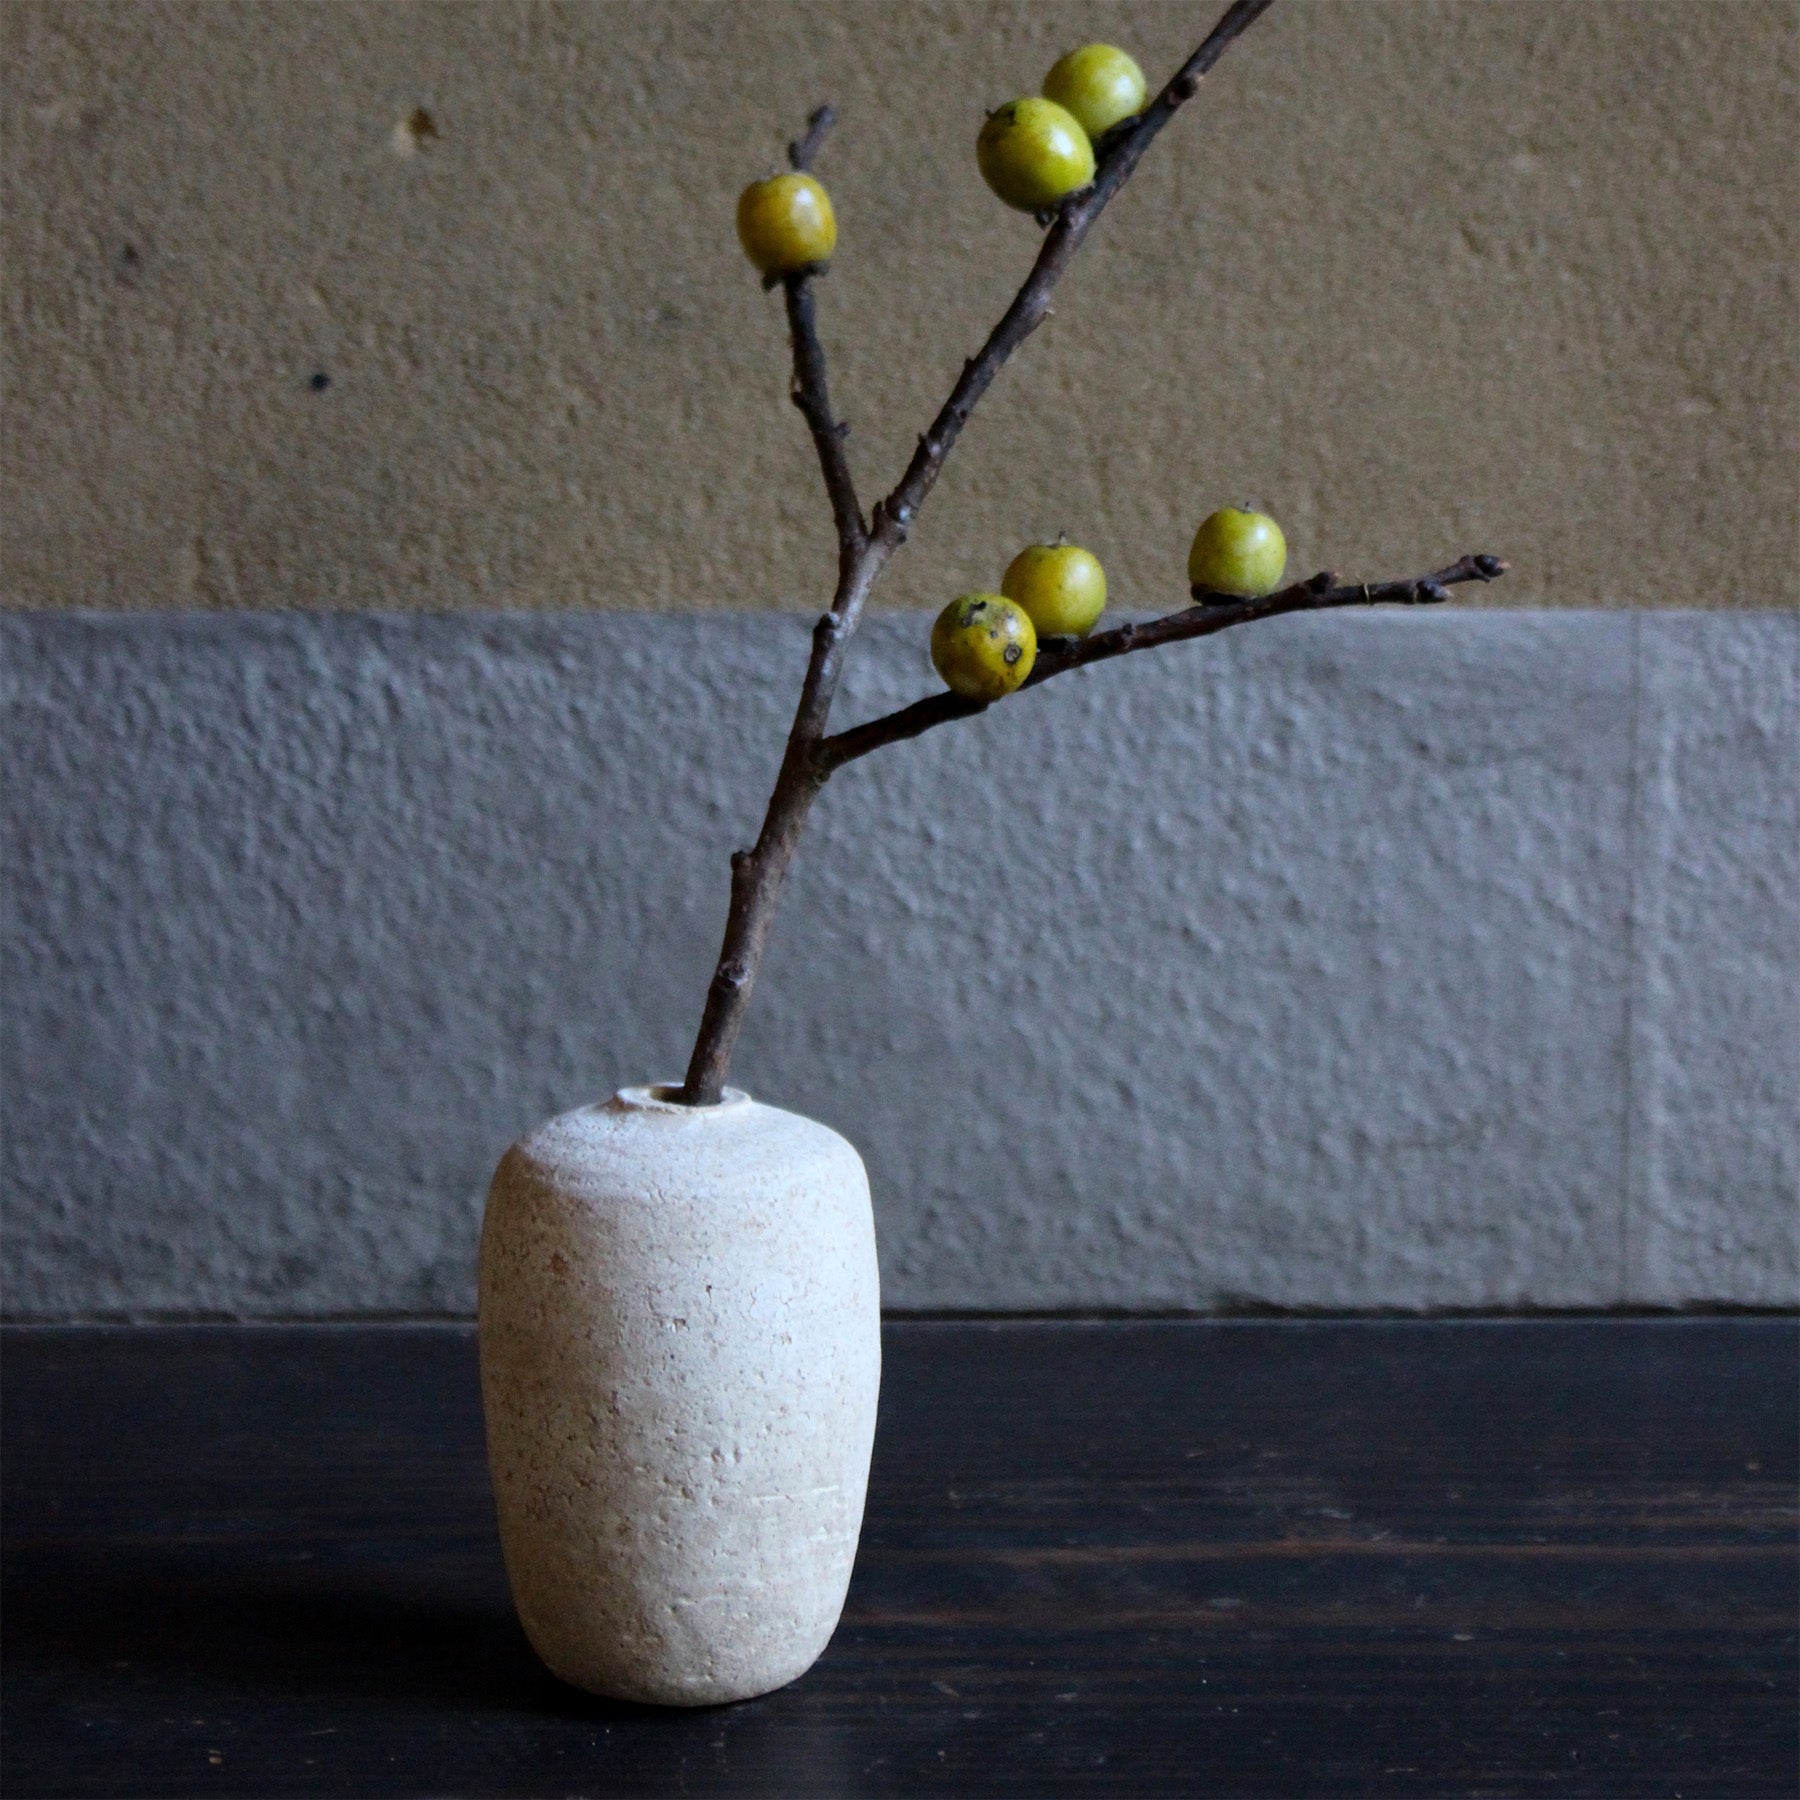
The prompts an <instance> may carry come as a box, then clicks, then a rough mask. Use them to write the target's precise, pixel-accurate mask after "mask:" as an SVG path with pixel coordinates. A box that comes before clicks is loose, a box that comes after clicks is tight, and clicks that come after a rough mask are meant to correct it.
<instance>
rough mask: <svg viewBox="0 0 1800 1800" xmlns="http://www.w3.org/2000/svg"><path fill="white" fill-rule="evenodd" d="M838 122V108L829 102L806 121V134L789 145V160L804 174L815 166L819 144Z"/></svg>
mask: <svg viewBox="0 0 1800 1800" xmlns="http://www.w3.org/2000/svg"><path fill="white" fill-rule="evenodd" d="M836 123H837V108H836V107H835V106H831V105H829V104H827V105H825V106H821V107H819V108H818V109H817V110H816V111H815V112H814V113H813V115H812V117H811V118H809V119H808V120H807V121H806V136H805V137H798V138H795V139H794V141H793V142H792V143H791V144H789V145H788V161H789V162H791V163H792V164H793V165H794V167H795V169H797V170H798V171H799V172H800V173H801V174H802V175H804V174H806V173H807V171H808V170H809V169H811V167H812V166H813V159H814V157H816V156H817V155H818V154H819V146H820V145H821V144H822V143H824V141H825V134H826V132H828V131H829V130H830V129H831V128H832V126H834V125H835V124H836Z"/></svg>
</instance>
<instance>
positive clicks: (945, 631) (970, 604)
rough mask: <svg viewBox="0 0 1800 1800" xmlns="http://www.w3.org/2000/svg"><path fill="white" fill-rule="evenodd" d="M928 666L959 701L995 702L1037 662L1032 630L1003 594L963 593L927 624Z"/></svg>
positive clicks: (1019, 609) (1027, 618)
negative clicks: (929, 624) (929, 645)
mask: <svg viewBox="0 0 1800 1800" xmlns="http://www.w3.org/2000/svg"><path fill="white" fill-rule="evenodd" d="M931 661H932V666H933V667H934V668H936V670H937V672H938V673H939V674H940V675H941V676H943V678H944V685H945V687H947V688H948V689H949V690H950V691H951V692H952V693H953V694H960V695H961V696H962V697H963V698H964V699H965V700H1000V699H1003V698H1004V697H1005V696H1006V695H1008V694H1010V693H1011V692H1012V691H1013V689H1014V688H1016V687H1018V686H1019V685H1020V683H1021V682H1023V681H1024V679H1025V677H1026V676H1027V675H1029V674H1030V673H1031V665H1032V664H1033V663H1034V662H1036V661H1037V632H1036V630H1035V629H1034V628H1033V626H1032V623H1031V619H1030V616H1029V615H1028V614H1027V613H1026V611H1025V609H1024V608H1023V607H1022V606H1015V605H1014V604H1013V602H1012V601H1010V600H1008V599H1007V598H1006V596H1005V595H1004V594H964V595H962V596H961V597H960V598H959V599H956V600H952V601H951V602H950V604H949V605H948V606H946V607H945V608H944V610H943V611H942V612H941V613H939V614H938V616H937V623H936V624H934V625H933V626H932V628H931Z"/></svg>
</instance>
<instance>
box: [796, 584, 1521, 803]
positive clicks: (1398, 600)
mask: <svg viewBox="0 0 1800 1800" xmlns="http://www.w3.org/2000/svg"><path fill="white" fill-rule="evenodd" d="M1507 567H1508V565H1507V564H1506V563H1504V562H1502V561H1501V560H1500V558H1499V557H1497V556H1465V557H1463V558H1461V560H1459V561H1457V562H1453V563H1451V564H1450V566H1449V567H1448V568H1444V569H1438V570H1436V571H1435V572H1434V573H1432V574H1430V575H1414V576H1410V577H1408V578H1406V579H1404V580H1400V581H1377V582H1342V581H1340V580H1339V578H1338V577H1337V576H1336V575H1334V574H1332V573H1330V572H1329V571H1327V572H1326V573H1324V574H1322V575H1315V576H1314V577H1313V578H1312V579H1311V580H1310V581H1300V582H1296V583H1295V584H1294V585H1293V586H1292V587H1286V588H1282V589H1281V590H1280V591H1279V592H1278V593H1274V594H1268V595H1265V596H1264V597H1263V598H1262V599H1260V600H1231V599H1227V598H1225V597H1224V596H1222V595H1208V594H1205V593H1204V592H1203V591H1202V590H1196V595H1195V604H1194V605H1192V606H1188V607H1184V608H1183V609H1182V610H1181V611H1180V612H1174V613H1167V614H1165V615H1164V616H1163V617H1162V618H1160V619H1153V620H1151V621H1150V623H1149V624H1147V625H1120V626H1117V627H1115V628H1114V629H1113V630H1111V631H1102V632H1098V633H1096V634H1095V635H1094V636H1093V637H1089V638H1077V639H1074V640H1072V641H1071V640H1068V639H1051V640H1049V642H1047V643H1046V645H1045V646H1044V648H1043V649H1042V650H1040V651H1039V652H1038V659H1037V662H1036V664H1035V665H1034V666H1033V668H1032V671H1031V674H1030V676H1029V677H1028V678H1027V679H1026V681H1025V683H1024V685H1023V686H1022V687H1021V688H1020V689H1019V690H1018V691H1019V692H1020V693H1024V692H1026V691H1027V690H1028V689H1030V688H1034V687H1041V686H1042V685H1043V684H1044V683H1045V682H1046V681H1052V680H1054V679H1055V678H1056V677H1057V676H1058V675H1066V674H1067V673H1068V672H1069V670H1071V669H1080V668H1085V667H1086V666H1087V665H1088V664H1089V663H1097V662H1108V661H1110V660H1111V659H1112V658H1113V657H1115V656H1126V655H1129V654H1130V653H1131V652H1132V651H1134V650H1154V649H1156V648H1157V647H1158V646H1159V645H1162V644H1179V643H1184V642H1186V640H1187V639H1189V638H1200V637H1211V636H1212V634H1213V633H1214V632H1215V631H1224V630H1226V629H1228V628H1229V627H1230V626H1233V625H1248V624H1250V623H1251V622H1252V621H1254V620H1256V619H1274V618H1279V617H1280V616H1281V615H1282V614H1284V613H1301V612H1324V611H1327V610H1328V609H1330V608H1332V607H1338V606H1376V605H1380V604H1382V603H1384V602H1385V603H1388V604H1394V605H1401V606H1429V605H1433V604H1435V603H1437V602H1440V601H1444V600H1448V599H1449V598H1450V594H1449V589H1450V588H1451V587H1452V586H1454V585H1455V584H1456V583H1458V582H1462V581H1495V580H1497V579H1498V578H1499V577H1500V576H1502V575H1504V574H1505V573H1506V570H1507ZM993 704H994V702H992V701H988V700H965V699H963V697H962V696H961V695H960V694H952V693H949V692H948V691H946V692H944V693H941V694H930V695H927V696H926V698H925V699H923V700H915V701H914V702H913V703H912V705H911V706H903V707H901V708H900V710H899V711H898V712H891V713H888V714H886V715H885V716H884V717H882V718H879V719H871V720H870V721H869V722H868V723H867V724H866V725H855V726H852V727H851V729H850V730H848V731H840V732H838V733H837V734H836V735H835V736H834V737H828V738H826V739H825V740H824V741H823V742H822V743H821V744H820V745H819V746H818V748H817V749H816V750H815V751H814V752H813V760H814V763H815V765H816V766H817V768H818V770H819V773H820V775H821V776H822V777H823V776H828V775H831V774H833V773H835V772H836V771H837V770H839V769H841V768H842V767H843V766H844V764H845V763H847V762H854V761H855V760H856V759H857V758H858V757H859V756H867V755H868V754H869V752H870V751H871V750H879V749H881V748H882V747H883V746H884V745H886V744H897V743H900V742H902V741H904V740H905V739H907V738H915V737H918V736H920V735H921V734H922V733H923V732H927V731H929V730H931V728H932V727H933V726H934V725H948V724H949V723H950V722H951V720H953V719H972V718H974V717H975V715H976V714H977V713H983V712H986V711H987V709H988V707H989V706H990V705H993Z"/></svg>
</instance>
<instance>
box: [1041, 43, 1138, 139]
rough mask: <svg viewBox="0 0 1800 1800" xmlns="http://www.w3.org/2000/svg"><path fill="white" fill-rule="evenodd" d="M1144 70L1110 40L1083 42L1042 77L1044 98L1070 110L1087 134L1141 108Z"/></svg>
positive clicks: (1094, 133)
mask: <svg viewBox="0 0 1800 1800" xmlns="http://www.w3.org/2000/svg"><path fill="white" fill-rule="evenodd" d="M1145 91H1146V90H1145V87H1144V71H1143V70H1142V69H1140V68H1139V67H1138V66H1137V64H1136V63H1135V62H1133V61H1132V60H1131V58H1130V57H1129V56H1127V55H1126V54H1125V52H1124V51H1123V50H1119V49H1116V48H1115V47H1114V46H1113V45H1111V44H1083V45H1082V46H1081V48H1080V49H1079V50H1071V51H1070V52H1069V54H1068V55H1067V56H1065V57H1063V58H1062V60H1061V61H1060V62H1058V63H1057V65H1056V67H1055V68H1053V69H1052V70H1051V71H1050V73H1049V74H1048V75H1046V76H1045V77H1044V98H1045V99H1047V100H1054V101H1055V102H1056V104H1057V105H1058V106H1060V107H1062V108H1064V109H1065V110H1066V111H1068V112H1071V113H1073V114H1074V115H1075V117H1076V118H1077V119H1078V120H1079V121H1080V123H1081V128H1082V130H1083V131H1085V132H1086V133H1087V134H1088V136H1089V137H1090V138H1098V137H1099V136H1101V134H1102V133H1104V132H1108V131H1110V130H1111V129H1112V128H1113V127H1114V126H1115V125H1117V124H1118V122H1119V121H1120V120H1121V119H1129V118H1133V117H1135V116H1136V115H1137V114H1138V113H1141V112H1142V111H1143V110H1144V94H1145Z"/></svg>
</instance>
